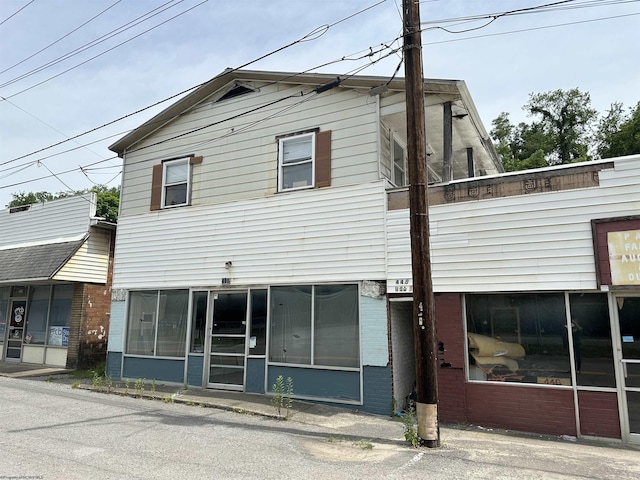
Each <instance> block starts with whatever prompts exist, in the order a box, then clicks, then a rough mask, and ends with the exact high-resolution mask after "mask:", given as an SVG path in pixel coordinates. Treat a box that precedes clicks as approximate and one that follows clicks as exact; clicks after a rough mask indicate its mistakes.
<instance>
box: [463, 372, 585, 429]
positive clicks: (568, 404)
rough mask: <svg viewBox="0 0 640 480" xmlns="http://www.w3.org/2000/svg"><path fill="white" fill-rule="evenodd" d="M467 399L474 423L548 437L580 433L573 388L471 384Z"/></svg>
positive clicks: (494, 383)
mask: <svg viewBox="0 0 640 480" xmlns="http://www.w3.org/2000/svg"><path fill="white" fill-rule="evenodd" d="M465 396H466V402H467V420H468V421H469V422H471V423H475V424H478V425H483V426H485V427H495V428H505V429H508V430H519V431H522V432H534V433H542V434H547V435H576V434H577V432H576V422H575V410H574V408H573V391H571V390H569V389H560V388H551V387H550V388H544V387H533V386H519V385H514V384H509V385H501V384H498V383H496V382H487V383H475V382H470V383H467V384H466V388H465Z"/></svg>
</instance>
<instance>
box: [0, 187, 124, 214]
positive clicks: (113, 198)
mask: <svg viewBox="0 0 640 480" xmlns="http://www.w3.org/2000/svg"><path fill="white" fill-rule="evenodd" d="M89 192H94V193H95V194H96V195H97V204H96V215H97V216H98V217H101V218H104V219H105V220H107V221H108V222H114V223H116V222H117V221H118V205H119V203H120V187H112V188H107V187H106V186H105V185H97V186H95V187H93V188H87V189H84V190H77V191H75V192H72V191H67V192H58V193H55V194H52V193H49V192H28V193H25V192H20V193H12V194H11V196H12V197H13V199H12V200H11V201H10V202H9V205H8V207H9V208H11V207H19V206H21V205H32V204H34V203H44V202H49V201H51V200H58V199H60V198H66V197H71V196H74V195H83V194H85V193H89Z"/></svg>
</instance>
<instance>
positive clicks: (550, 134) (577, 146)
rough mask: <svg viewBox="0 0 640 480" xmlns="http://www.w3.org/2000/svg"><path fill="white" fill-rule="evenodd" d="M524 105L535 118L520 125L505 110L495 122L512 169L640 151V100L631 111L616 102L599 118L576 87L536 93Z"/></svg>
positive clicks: (495, 132)
mask: <svg viewBox="0 0 640 480" xmlns="http://www.w3.org/2000/svg"><path fill="white" fill-rule="evenodd" d="M523 109H524V110H525V111H526V112H527V113H528V115H529V116H530V117H532V118H533V121H532V122H531V123H524V122H522V123H520V124H518V125H514V124H512V123H511V121H510V119H509V114H508V113H504V112H503V113H501V114H500V115H499V116H498V117H497V118H496V119H494V120H493V122H492V127H493V128H492V130H491V136H492V137H493V139H494V140H495V141H496V144H497V145H496V149H497V151H498V153H499V154H500V156H501V159H502V164H503V166H504V169H505V170H506V171H516V170H525V169H529V168H539V167H545V166H547V165H557V164H566V163H573V162H582V161H585V160H591V159H592V158H608V157H613V156H621V155H631V154H634V153H640V102H639V103H638V104H637V105H636V107H635V108H633V109H631V110H630V112H629V114H627V115H625V113H624V109H623V106H622V104H621V103H613V104H612V105H611V109H610V110H609V111H608V112H607V113H606V115H604V116H602V117H601V118H598V112H597V111H596V110H595V109H593V108H592V107H591V99H590V96H589V94H588V93H583V92H581V91H580V90H578V89H577V88H574V89H571V90H555V91H552V92H547V93H539V94H531V95H530V96H529V102H528V103H527V104H526V105H524V107H523Z"/></svg>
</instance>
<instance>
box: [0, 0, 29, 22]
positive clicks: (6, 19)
mask: <svg viewBox="0 0 640 480" xmlns="http://www.w3.org/2000/svg"><path fill="white" fill-rule="evenodd" d="M35 1H36V0H31V1H30V2H29V3H27V4H26V5H25V6H24V7H22V8H20V9H18V11H17V12H15V13H12V14H11V15H9V16H8V17H7V18H5V19H4V20H3V21H2V22H0V26H1V25H4V24H5V22H7V21H8V20H11V19H12V18H13V17H15V16H16V15H17V14H19V13H20V12H21V11H22V10H24V9H25V8H27V7H28V6H29V5H31V4H32V3H33V2H35Z"/></svg>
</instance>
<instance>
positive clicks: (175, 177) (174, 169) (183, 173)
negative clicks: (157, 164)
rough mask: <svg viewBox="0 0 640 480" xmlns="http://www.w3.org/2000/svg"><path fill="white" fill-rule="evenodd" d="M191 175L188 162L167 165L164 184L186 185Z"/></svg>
mask: <svg viewBox="0 0 640 480" xmlns="http://www.w3.org/2000/svg"><path fill="white" fill-rule="evenodd" d="M188 175H189V164H188V163H187V162H186V161H180V162H175V163H167V164H166V168H165V179H164V183H165V184H167V185H170V184H172V183H186V182H187V176H188Z"/></svg>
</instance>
